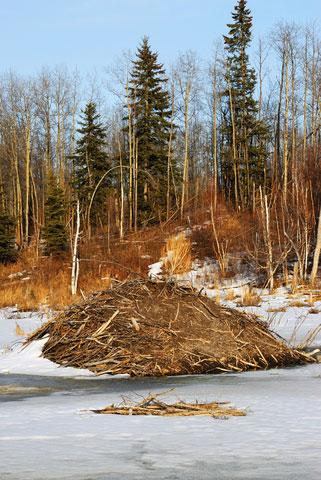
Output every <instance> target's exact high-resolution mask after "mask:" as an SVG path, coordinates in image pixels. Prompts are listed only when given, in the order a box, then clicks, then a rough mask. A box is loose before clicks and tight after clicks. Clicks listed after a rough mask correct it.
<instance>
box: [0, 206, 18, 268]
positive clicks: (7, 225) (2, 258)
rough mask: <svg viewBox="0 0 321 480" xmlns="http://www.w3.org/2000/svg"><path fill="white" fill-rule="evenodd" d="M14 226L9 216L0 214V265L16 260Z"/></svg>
mask: <svg viewBox="0 0 321 480" xmlns="http://www.w3.org/2000/svg"><path fill="white" fill-rule="evenodd" d="M15 226H16V223H15V221H14V219H13V217H12V216H11V215H9V214H7V213H5V212H0V263H4V264H7V263H14V262H15V261H16V260H17V251H16V249H15Z"/></svg>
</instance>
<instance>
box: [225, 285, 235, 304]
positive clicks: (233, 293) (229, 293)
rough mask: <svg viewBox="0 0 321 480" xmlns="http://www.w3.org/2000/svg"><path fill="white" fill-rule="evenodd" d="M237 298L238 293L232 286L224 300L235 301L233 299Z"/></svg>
mask: <svg viewBox="0 0 321 480" xmlns="http://www.w3.org/2000/svg"><path fill="white" fill-rule="evenodd" d="M235 299H236V293H235V291H234V290H233V288H230V289H229V290H228V291H227V292H226V294H225V297H224V300H226V301H227V302H233V300H235Z"/></svg>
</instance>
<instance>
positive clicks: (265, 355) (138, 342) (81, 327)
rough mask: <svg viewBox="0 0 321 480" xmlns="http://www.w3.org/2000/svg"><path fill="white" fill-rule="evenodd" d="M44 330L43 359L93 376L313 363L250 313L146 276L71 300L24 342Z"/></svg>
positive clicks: (221, 369) (179, 372) (41, 336)
mask: <svg viewBox="0 0 321 480" xmlns="http://www.w3.org/2000/svg"><path fill="white" fill-rule="evenodd" d="M46 335H48V340H47V342H46V344H45V346H44V348H43V355H44V356H45V357H46V358H48V359H49V360H52V361H54V362H56V363H58V364H60V365H62V366H72V367H79V368H86V369H89V370H91V371H93V372H95V373H96V374H98V375H101V374H105V373H106V374H129V375H132V376H148V375H149V376H162V375H185V374H202V373H222V372H241V371H244V370H251V369H252V370H253V369H254V370H256V369H267V368H273V367H285V366H289V365H296V364H300V363H307V362H313V361H314V360H313V359H312V358H310V357H307V356H306V355H305V354H304V353H302V352H299V351H297V350H294V349H291V348H289V347H288V346H287V345H286V343H285V342H284V341H283V340H282V339H281V338H280V337H277V336H276V335H275V334H274V333H272V332H271V331H270V330H269V329H268V327H267V325H266V323H265V322H262V321H260V320H259V319H258V318H257V317H255V316H251V315H247V314H245V313H242V312H239V311H237V310H233V309H229V308H225V307H222V306H220V305H218V304H216V303H215V302H214V301H213V300H211V299H209V298H206V297H203V296H201V295H199V294H197V293H195V292H194V291H193V290H192V289H186V288H181V287H178V286H177V285H174V284H169V283H155V282H152V281H149V280H131V281H126V282H123V283H121V284H119V285H117V286H116V287H115V288H113V289H109V290H105V291H102V292H98V293H97V294H94V295H93V296H92V297H91V298H89V299H88V300H85V301H83V302H82V303H80V304H77V305H72V306H71V307H69V308H68V309H67V310H65V311H63V312H61V313H60V314H58V315H57V317H56V318H54V319H53V320H51V321H49V322H48V323H46V324H45V325H43V326H42V327H40V329H38V330H37V331H36V332H35V333H33V334H32V335H31V336H30V337H29V339H28V340H27V342H31V341H33V340H36V339H40V338H43V337H44V336H46Z"/></svg>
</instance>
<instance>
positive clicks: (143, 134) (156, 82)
mask: <svg viewBox="0 0 321 480" xmlns="http://www.w3.org/2000/svg"><path fill="white" fill-rule="evenodd" d="M167 82H168V79H167V78H166V77H165V70H164V67H163V65H162V64H160V63H158V54H157V53H154V52H152V50H151V47H150V45H149V41H148V38H147V37H144V39H143V41H142V44H141V46H140V47H139V48H138V50H137V54H136V59H135V60H134V61H133V69H132V72H131V79H130V86H129V97H130V98H129V102H130V105H131V109H132V123H133V125H132V126H133V134H134V137H135V144H136V146H137V149H138V152H137V153H138V155H137V158H138V209H139V215H140V220H144V219H145V220H147V219H149V218H154V219H155V218H158V217H159V214H160V213H161V212H162V211H164V207H165V204H166V185H167V183H166V182H167V176H166V175H167V155H168V141H169V132H170V126H171V124H170V117H171V108H170V95H169V92H168V90H167V88H166V87H167Z"/></svg>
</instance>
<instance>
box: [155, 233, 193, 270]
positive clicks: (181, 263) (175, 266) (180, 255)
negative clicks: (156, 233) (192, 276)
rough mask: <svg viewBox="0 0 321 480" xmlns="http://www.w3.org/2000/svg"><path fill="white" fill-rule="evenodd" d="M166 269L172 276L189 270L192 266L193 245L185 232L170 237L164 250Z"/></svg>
mask: <svg viewBox="0 0 321 480" xmlns="http://www.w3.org/2000/svg"><path fill="white" fill-rule="evenodd" d="M162 258H164V270H165V272H166V273H167V274H168V275H170V276H172V275H178V274H181V273H185V272H189V271H190V270H191V267H192V245H191V241H190V239H189V238H186V236H185V234H184V233H179V234H178V235H175V236H172V237H169V238H168V239H167V240H166V245H165V247H164V248H163V250H162Z"/></svg>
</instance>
